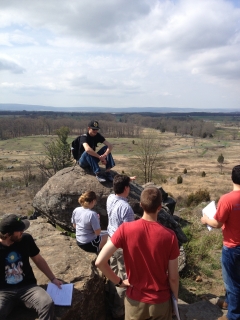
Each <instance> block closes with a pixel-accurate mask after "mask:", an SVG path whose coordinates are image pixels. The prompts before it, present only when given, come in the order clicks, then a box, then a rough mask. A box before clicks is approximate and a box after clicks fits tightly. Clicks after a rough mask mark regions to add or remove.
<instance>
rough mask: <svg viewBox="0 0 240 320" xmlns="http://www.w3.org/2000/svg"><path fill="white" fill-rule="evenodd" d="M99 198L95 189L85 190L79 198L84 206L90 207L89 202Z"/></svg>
mask: <svg viewBox="0 0 240 320" xmlns="http://www.w3.org/2000/svg"><path fill="white" fill-rule="evenodd" d="M96 199H97V195H96V193H95V192H94V191H87V192H84V193H83V194H82V195H81V196H80V197H79V199H78V202H79V203H80V205H81V206H82V207H83V208H86V209H87V208H89V204H90V203H91V202H92V201H93V200H96Z"/></svg>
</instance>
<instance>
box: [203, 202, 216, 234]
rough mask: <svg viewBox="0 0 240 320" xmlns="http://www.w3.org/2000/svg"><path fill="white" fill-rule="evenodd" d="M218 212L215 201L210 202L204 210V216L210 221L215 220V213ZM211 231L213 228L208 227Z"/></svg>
mask: <svg viewBox="0 0 240 320" xmlns="http://www.w3.org/2000/svg"><path fill="white" fill-rule="evenodd" d="M216 212H217V209H216V205H215V201H212V202H210V203H209V204H208V205H207V206H206V207H205V208H203V209H202V214H205V215H206V216H207V217H208V218H209V219H213V217H214V216H215V213H216ZM207 228H208V230H209V231H211V230H212V227H210V226H208V225H207Z"/></svg>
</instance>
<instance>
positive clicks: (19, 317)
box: [8, 218, 106, 320]
mask: <svg viewBox="0 0 240 320" xmlns="http://www.w3.org/2000/svg"><path fill="white" fill-rule="evenodd" d="M27 232H29V233H30V234H31V235H32V236H33V238H34V240H35V241H36V244H37V246H38V247H39V248H40V253H41V255H42V256H43V257H44V259H45V260H46V261H47V263H48V265H49V266H50V268H51V269H52V271H53V273H54V274H55V275H56V277H57V278H59V279H62V280H63V282H64V283H73V284H74V290H73V297H72V305H71V307H59V306H55V315H56V317H57V319H59V320H60V319H61V320H104V319H105V316H106V315H105V314H106V312H105V309H106V307H105V302H104V281H103V278H102V276H101V274H99V272H98V269H96V267H95V265H94V261H95V259H96V255H95V254H93V253H87V252H85V251H83V250H82V249H80V248H79V247H78V246H77V244H76V240H75V239H72V238H70V237H68V236H65V235H63V234H62V232H61V231H58V230H56V229H55V228H54V227H53V226H52V225H51V224H49V223H47V222H46V219H43V218H38V219H37V220H33V221H31V225H30V228H29V229H28V230H27ZM31 264H32V267H33V271H34V274H35V276H36V279H37V283H38V284H39V285H41V286H42V287H43V288H46V285H47V283H48V282H49V280H48V278H47V277H46V276H45V275H44V274H43V273H42V272H41V271H40V270H39V269H38V268H37V267H36V266H35V264H34V263H31ZM37 318H38V317H37V314H36V312H34V311H32V310H31V311H30V310H27V309H26V308H22V309H20V310H19V309H18V308H17V309H16V311H15V312H13V313H11V314H10V315H9V317H8V319H9V320H10V319H11V320H35V319H37Z"/></svg>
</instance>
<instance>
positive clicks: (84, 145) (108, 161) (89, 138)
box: [78, 120, 115, 182]
mask: <svg viewBox="0 0 240 320" xmlns="http://www.w3.org/2000/svg"><path fill="white" fill-rule="evenodd" d="M99 129H100V128H99V124H98V121H96V120H94V121H90V123H89V124H88V132H87V133H86V134H83V135H81V137H80V158H79V160H78V162H79V165H80V167H82V168H85V167H89V166H90V168H91V170H92V171H93V172H94V174H95V175H96V178H97V180H98V181H99V182H105V181H106V179H105V177H106V178H107V180H109V181H113V177H112V175H111V173H110V169H111V168H112V167H114V166H115V163H114V160H113V157H112V155H111V151H112V148H113V146H112V145H111V143H109V142H108V141H107V140H105V138H104V137H103V136H102V135H101V134H100V133H99V132H98V131H99ZM98 143H103V144H105V146H104V147H102V148H101V149H100V150H99V151H98V152H96V151H95V150H96V147H97V144H98ZM99 161H100V162H101V163H102V164H104V165H105V166H106V171H105V177H103V176H102V175H101V174H100V167H99V164H98V163H99Z"/></svg>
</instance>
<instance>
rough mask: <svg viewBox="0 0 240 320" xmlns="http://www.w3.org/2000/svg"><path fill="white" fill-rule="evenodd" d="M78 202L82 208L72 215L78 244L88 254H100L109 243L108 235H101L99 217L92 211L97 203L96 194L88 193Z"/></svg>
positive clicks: (78, 208)
mask: <svg viewBox="0 0 240 320" xmlns="http://www.w3.org/2000/svg"><path fill="white" fill-rule="evenodd" d="M78 202H79V203H80V204H81V207H77V208H76V209H75V210H74V211H73V214H72V223H73V226H74V228H75V229H76V239H77V244H78V246H79V247H80V248H81V249H83V250H85V251H87V252H93V253H98V252H99V250H100V249H101V248H102V247H103V246H104V244H105V243H106V242H107V238H108V235H107V234H103V235H101V227H100V222H99V215H98V214H97V213H96V212H95V211H93V210H92V209H93V207H94V206H95V204H96V203H97V196H96V193H95V192H93V191H87V192H85V193H83V194H82V195H81V196H80V198H79V199H78Z"/></svg>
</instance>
